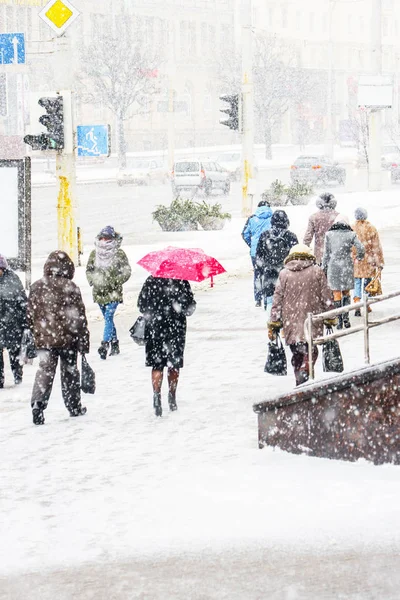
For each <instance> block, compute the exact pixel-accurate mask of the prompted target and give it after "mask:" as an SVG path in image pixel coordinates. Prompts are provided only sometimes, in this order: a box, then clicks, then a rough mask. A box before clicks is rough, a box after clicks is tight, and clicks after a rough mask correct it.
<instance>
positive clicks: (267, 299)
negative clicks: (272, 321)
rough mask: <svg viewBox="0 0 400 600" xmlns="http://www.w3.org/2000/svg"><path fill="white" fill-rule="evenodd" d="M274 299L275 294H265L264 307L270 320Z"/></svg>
mask: <svg viewBox="0 0 400 600" xmlns="http://www.w3.org/2000/svg"><path fill="white" fill-rule="evenodd" d="M273 299H274V297H273V296H264V308H265V310H266V311H267V319H268V320H269V317H270V314H271V309H272V301H273Z"/></svg>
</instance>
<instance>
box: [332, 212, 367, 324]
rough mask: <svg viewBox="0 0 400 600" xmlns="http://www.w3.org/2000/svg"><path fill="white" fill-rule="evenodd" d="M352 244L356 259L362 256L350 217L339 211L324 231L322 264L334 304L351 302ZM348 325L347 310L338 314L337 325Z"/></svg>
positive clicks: (352, 275)
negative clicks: (325, 231)
mask: <svg viewBox="0 0 400 600" xmlns="http://www.w3.org/2000/svg"><path fill="white" fill-rule="evenodd" d="M353 247H354V248H355V251H356V257H357V260H362V259H363V258H364V254H365V250H364V246H363V245H362V243H361V242H360V241H359V239H358V238H357V234H356V233H355V232H354V231H353V230H352V228H351V227H350V224H349V220H348V218H347V217H346V216H344V215H338V216H337V217H336V219H335V222H334V224H333V225H332V227H331V228H330V229H329V231H327V233H326V235H325V248H324V257H323V261H322V267H323V269H324V271H325V273H326V275H327V279H328V285H329V287H330V289H331V290H332V291H333V299H334V302H335V308H340V307H341V306H348V305H349V304H350V290H352V289H353V287H354V262H353ZM343 326H344V327H346V328H349V327H351V323H350V319H349V313H348V312H347V313H344V314H342V315H340V316H339V320H338V326H337V328H338V329H343Z"/></svg>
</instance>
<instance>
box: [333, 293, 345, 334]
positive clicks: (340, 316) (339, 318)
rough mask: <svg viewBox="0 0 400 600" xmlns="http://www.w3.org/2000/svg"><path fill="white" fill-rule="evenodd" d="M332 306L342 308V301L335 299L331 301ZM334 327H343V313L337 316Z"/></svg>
mask: <svg viewBox="0 0 400 600" xmlns="http://www.w3.org/2000/svg"><path fill="white" fill-rule="evenodd" d="M333 306H334V307H335V308H342V301H341V300H335V302H334V303H333ZM336 329H343V315H339V316H338V324H337V326H336Z"/></svg>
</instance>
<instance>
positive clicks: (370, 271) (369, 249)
mask: <svg viewBox="0 0 400 600" xmlns="http://www.w3.org/2000/svg"><path fill="white" fill-rule="evenodd" d="M354 216H355V218H356V222H355V223H354V225H353V226H352V227H353V231H354V232H355V233H356V235H357V237H358V239H359V240H360V242H361V243H362V244H363V246H364V248H365V256H364V258H363V259H362V260H357V256H356V251H355V249H354V248H353V259H354V302H356V303H357V302H360V300H361V299H362V298H363V297H364V296H367V295H368V294H367V293H366V291H365V288H366V287H367V285H368V284H369V283H370V281H371V279H372V278H373V276H374V275H375V273H376V271H377V269H378V270H379V271H382V269H383V267H384V265H385V261H384V258H383V250H382V246H381V241H380V238H379V233H378V230H377V229H376V227H374V226H373V225H372V224H371V223H370V222H369V221H367V219H368V212H367V211H366V210H365V208H357V209H356V210H355V213H354ZM368 312H371V307H370V306H369V307H368ZM354 314H355V316H356V317H361V311H360V310H359V309H358V310H356V311H355V313H354Z"/></svg>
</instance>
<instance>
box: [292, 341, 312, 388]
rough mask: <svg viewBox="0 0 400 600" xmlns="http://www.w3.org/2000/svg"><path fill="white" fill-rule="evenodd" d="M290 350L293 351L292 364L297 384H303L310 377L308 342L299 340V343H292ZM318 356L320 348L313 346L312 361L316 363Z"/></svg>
mask: <svg viewBox="0 0 400 600" xmlns="http://www.w3.org/2000/svg"><path fill="white" fill-rule="evenodd" d="M290 350H291V351H292V355H293V356H292V366H293V369H294V376H295V378H296V385H301V384H302V383H305V382H306V381H308V379H309V359H308V344H307V343H306V342H297V344H290ZM317 358H318V348H317V346H314V347H313V353H312V361H313V365H315V363H316V361H317Z"/></svg>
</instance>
